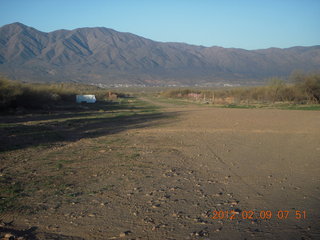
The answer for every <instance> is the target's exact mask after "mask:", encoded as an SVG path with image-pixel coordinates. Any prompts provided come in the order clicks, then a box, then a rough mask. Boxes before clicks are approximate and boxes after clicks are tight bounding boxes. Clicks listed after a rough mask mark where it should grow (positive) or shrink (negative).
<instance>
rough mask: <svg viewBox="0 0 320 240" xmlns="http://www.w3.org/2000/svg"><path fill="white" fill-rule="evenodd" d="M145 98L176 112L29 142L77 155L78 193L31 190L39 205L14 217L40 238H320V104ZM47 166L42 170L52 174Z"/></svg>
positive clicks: (31, 154)
mask: <svg viewBox="0 0 320 240" xmlns="http://www.w3.org/2000/svg"><path fill="white" fill-rule="evenodd" d="M144 100H146V101H149V102H152V104H158V105H161V106H162V107H163V109H162V110H163V111H164V112H166V113H170V114H171V115H170V114H169V115H170V117H169V118H167V119H158V120H150V121H151V122H152V124H151V123H150V124H148V126H145V127H144V126H139V127H137V128H135V127H131V128H130V129H128V130H124V131H121V132H117V133H115V134H112V135H102V136H98V137H95V138H86V139H81V140H79V141H76V142H73V143H69V144H66V145H63V146H61V147H56V148H52V149H46V150H43V151H42V152H39V151H37V150H33V151H31V150H28V157H27V158H28V159H33V158H35V157H36V158H37V159H40V158H41V157H42V158H43V159H56V158H57V159H66V160H70V163H68V164H67V163H66V166H67V167H66V168H65V170H64V172H63V179H64V183H68V184H69V185H68V186H69V190H70V191H69V192H68V191H67V190H66V191H64V193H63V194H62V195H59V194H57V195H54V196H51V197H50V198H48V197H46V195H45V191H43V190H42V191H41V189H38V190H37V191H35V192H34V194H33V195H32V196H30V197H29V199H30V200H33V201H36V202H37V201H38V202H39V203H38V205H39V211H38V212H35V213H33V214H31V215H19V214H16V215H14V216H8V215H7V216H6V217H7V219H10V217H13V218H14V220H15V223H16V224H17V225H19V226H24V227H25V228H29V229H30V234H31V233H32V234H33V235H32V236H33V237H34V238H35V239H299V240H300V239H320V174H319V173H320V113H319V112H318V111H286V110H274V109H223V108H212V107H200V106H194V105H185V106H180V105H175V104H169V103H166V104H161V103H157V102H156V100H148V99H144ZM23 151H25V150H23ZM23 151H21V153H19V154H23V153H24V152H23ZM11 157H12V155H11ZM9 158H10V154H7V155H5V157H4V159H5V160H4V162H6V160H8V159H9ZM16 158H17V159H18V158H19V157H16ZM16 164H20V165H21V167H24V168H25V169H28V168H30V166H28V165H27V163H16ZM34 164H35V163H34ZM40 165H41V163H39V162H38V165H37V166H38V168H37V167H36V165H32V169H33V170H34V171H35V175H37V174H40V172H41V174H42V175H43V174H47V175H50V173H49V172H50V169H49V170H48V169H44V168H41V167H40ZM10 167H12V166H8V168H9V169H10ZM59 170H60V171H61V169H59ZM31 227H36V228H37V229H34V230H31ZM7 228H10V227H7ZM2 230H3V231H5V228H3V229H2ZM30 236H31V235H30Z"/></svg>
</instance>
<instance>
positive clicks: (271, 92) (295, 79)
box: [161, 73, 320, 105]
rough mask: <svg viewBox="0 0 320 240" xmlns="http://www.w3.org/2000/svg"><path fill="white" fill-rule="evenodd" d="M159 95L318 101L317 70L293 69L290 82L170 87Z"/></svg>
mask: <svg viewBox="0 0 320 240" xmlns="http://www.w3.org/2000/svg"><path fill="white" fill-rule="evenodd" d="M161 96H163V97H166V98H177V99H189V100H193V101H201V102H206V103H213V104H240V105H241V104H275V103H292V104H319V103H320V74H302V73H296V74H294V75H292V76H291V78H290V83H286V82H285V81H283V80H281V79H279V78H272V79H270V80H269V83H268V84H267V85H266V86H260V87H236V88H223V89H216V90H201V89H199V90H194V89H171V90H167V91H163V92H162V93H161Z"/></svg>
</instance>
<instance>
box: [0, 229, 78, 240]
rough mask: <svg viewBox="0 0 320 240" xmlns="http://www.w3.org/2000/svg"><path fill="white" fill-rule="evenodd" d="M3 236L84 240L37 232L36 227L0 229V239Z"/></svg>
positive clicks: (29, 238) (27, 239) (34, 239)
mask: <svg viewBox="0 0 320 240" xmlns="http://www.w3.org/2000/svg"><path fill="white" fill-rule="evenodd" d="M5 234H11V235H12V237H11V238H12V239H19V238H22V239H24V240H42V239H46V240H84V239H83V238H80V237H72V236H66V235H62V234H55V233H44V232H38V231H37V227H31V228H29V229H25V230H17V229H13V228H7V227H0V237H4V235H5ZM2 235H3V236H2ZM1 239H2V238H1ZM4 239H6V238H4Z"/></svg>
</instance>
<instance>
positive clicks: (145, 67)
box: [0, 23, 320, 85]
mask: <svg viewBox="0 0 320 240" xmlns="http://www.w3.org/2000/svg"><path fill="white" fill-rule="evenodd" d="M319 69H320V46H313V47H292V48H286V49H279V48H269V49H262V50H251V51H249V50H244V49H235V48H222V47H203V46H194V45H188V44H184V43H163V42H156V41H152V40H149V39H146V38H143V37H140V36H137V35H134V34H131V33H122V32H117V31H115V30H112V29H108V28H102V27H97V28H79V29H74V30H70V31H69V30H57V31H54V32H49V33H45V32H41V31H38V30H36V29H34V28H32V27H28V26H25V25H23V24H21V23H13V24H8V25H5V26H3V27H1V28H0V73H2V74H4V75H7V76H8V77H10V78H13V79H19V80H24V81H41V82H49V81H71V82H86V83H89V82H90V83H103V84H145V85H168V84H177V85H181V84H187V85H194V84H210V83H217V82H232V83H240V84H241V83H242V84H243V83H248V82H253V81H263V80H265V79H267V78H270V77H274V76H280V77H286V76H288V75H290V74H291V73H292V71H294V70H303V71H315V70H319Z"/></svg>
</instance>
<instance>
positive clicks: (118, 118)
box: [0, 106, 174, 152]
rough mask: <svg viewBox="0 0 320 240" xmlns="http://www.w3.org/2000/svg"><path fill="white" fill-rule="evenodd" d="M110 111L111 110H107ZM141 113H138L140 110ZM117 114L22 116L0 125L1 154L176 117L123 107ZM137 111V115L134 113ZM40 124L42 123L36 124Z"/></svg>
mask: <svg viewBox="0 0 320 240" xmlns="http://www.w3.org/2000/svg"><path fill="white" fill-rule="evenodd" d="M108 108H109V106H108ZM137 109H138V110H137ZM114 110H117V111H116V112H113V110H112V111H108V112H106V111H102V112H100V111H97V109H96V107H95V108H94V110H92V109H86V111H85V112H83V111H82V112H81V111H76V112H61V113H55V114H54V115H52V114H44V115H39V116H33V115H25V116H23V115H21V116H17V117H6V118H2V119H1V121H0V124H2V125H1V127H0V152H4V151H10V150H15V149H23V148H26V147H31V146H39V145H44V146H46V145H50V144H54V143H58V142H72V141H77V140H80V139H82V138H95V137H100V136H104V135H108V134H114V133H118V132H121V131H123V130H127V129H132V128H144V127H148V126H152V125H154V124H158V123H159V120H161V119H166V118H169V117H172V116H173V115H174V114H173V113H160V112H155V111H153V110H154V109H151V108H150V106H149V108H148V107H145V108H143V107H132V106H131V107H130V108H128V107H121V108H120V110H119V109H115V108H114ZM134 110H135V111H136V112H134ZM36 121H39V122H36Z"/></svg>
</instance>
